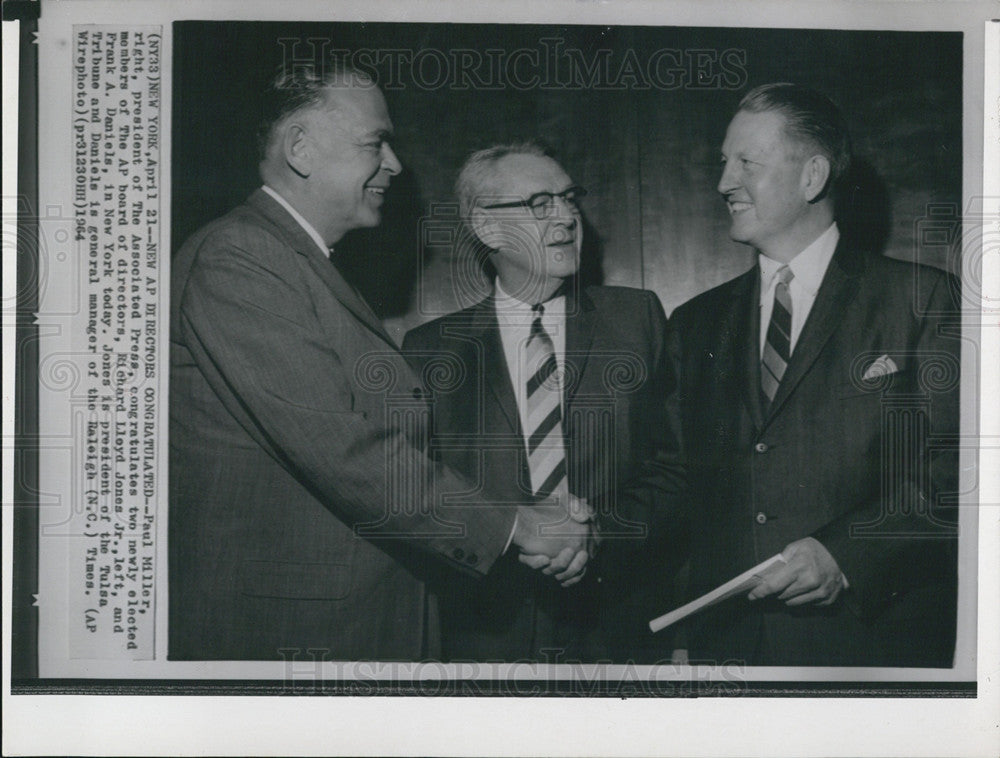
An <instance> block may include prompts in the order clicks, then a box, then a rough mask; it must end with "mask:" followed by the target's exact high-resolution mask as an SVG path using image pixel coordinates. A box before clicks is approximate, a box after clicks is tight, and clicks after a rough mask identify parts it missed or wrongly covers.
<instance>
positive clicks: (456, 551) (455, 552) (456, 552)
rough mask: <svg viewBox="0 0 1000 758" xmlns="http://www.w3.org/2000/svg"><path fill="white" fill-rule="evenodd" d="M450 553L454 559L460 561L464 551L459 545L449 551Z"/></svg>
mask: <svg viewBox="0 0 1000 758" xmlns="http://www.w3.org/2000/svg"><path fill="white" fill-rule="evenodd" d="M451 555H452V557H453V558H454V559H455V560H456V561H460V560H462V559H463V558H464V557H465V551H464V550H462V548H460V547H456V548H455V549H454V550H452V551H451Z"/></svg>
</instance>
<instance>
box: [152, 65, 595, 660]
mask: <svg viewBox="0 0 1000 758" xmlns="http://www.w3.org/2000/svg"><path fill="white" fill-rule="evenodd" d="M265 106H266V110H267V115H266V118H265V122H264V125H263V127H262V130H261V135H260V136H261V140H260V145H261V149H262V157H261V163H260V173H261V177H262V179H263V182H264V186H263V187H262V188H261V189H258V190H257V191H256V192H254V193H253V195H252V196H251V197H250V198H249V200H248V201H247V202H246V203H245V204H244V205H242V206H240V207H239V208H237V209H235V210H233V211H232V212H231V213H229V214H227V215H226V216H224V217H223V218H221V219H219V220H217V221H215V222H214V223H212V224H210V225H209V226H207V227H206V228H204V229H202V230H201V231H200V232H198V233H197V234H196V235H194V237H192V238H191V239H190V240H189V241H188V242H187V243H186V244H185V245H184V247H183V248H182V249H181V251H180V252H179V253H178V255H177V256H176V258H175V260H174V262H173V283H172V286H173V290H172V303H171V307H172V313H171V345H170V349H171V378H170V379H171V396H170V402H171V414H170V419H171V424H170V451H171V452H170V456H171V457H170V544H169V549H170V556H169V558H170V597H169V603H170V624H169V629H170V640H169V655H170V657H171V658H173V659H281V658H285V659H289V658H292V657H295V656H298V657H300V658H304V657H322V658H328V659H331V660H344V659H383V660H384V659H413V660H416V659H420V658H422V657H424V656H427V655H435V654H436V637H435V634H434V633H433V629H434V628H435V627H436V617H435V611H434V607H433V605H432V604H430V603H428V598H427V595H426V592H425V589H424V582H423V580H422V571H423V570H424V568H425V565H424V564H425V562H426V561H425V559H426V558H427V557H428V556H433V557H435V558H437V559H438V560H440V561H441V562H443V563H445V564H448V565H449V566H450V567H452V568H453V569H457V570H459V571H462V572H465V573H467V574H470V575H482V574H485V573H486V572H487V571H488V570H489V569H490V567H491V566H492V565H493V564H494V563H495V562H496V561H497V560H498V558H499V557H500V556H501V555H502V554H503V553H504V551H505V550H510V551H512V552H516V551H518V550H523V551H525V552H527V553H530V554H537V555H541V556H544V558H540V559H539V564H541V563H544V564H545V566H546V570H547V571H549V573H551V574H553V575H554V576H555V577H556V578H557V579H558V580H560V581H570V580H572V579H573V577H574V576H575V575H576V574H578V573H579V572H581V571H582V569H583V567H584V565H585V564H586V561H587V559H588V553H587V549H586V539H587V535H588V534H589V528H590V527H589V526H588V525H587V524H586V523H583V521H584V518H581V517H578V520H574V519H573V518H570V517H569V515H568V514H567V508H568V506H569V501H568V500H567V499H566V498H563V499H562V500H561V501H560V503H559V504H558V505H556V504H554V501H552V500H551V499H550V500H549V501H548V502H547V503H544V504H534V503H526V504H524V505H523V506H522V507H519V508H509V509H496V508H491V507H486V506H487V503H485V502H484V501H482V500H481V499H480V498H478V497H475V496H473V497H469V498H466V499H465V500H464V501H463V502H461V503H458V504H455V503H444V502H442V498H441V497H440V493H454V492H462V491H469V490H470V489H471V487H470V485H469V484H468V483H467V482H465V481H463V480H460V479H459V478H458V476H457V475H456V474H455V473H454V472H453V471H451V470H449V469H448V468H446V467H445V466H442V465H440V464H438V463H434V462H432V461H431V460H430V459H429V458H428V457H427V455H426V453H425V452H424V450H423V449H422V439H423V428H422V418H423V416H424V415H425V413H426V399H425V397H426V391H425V389H424V387H423V384H422V382H421V380H420V378H419V377H418V376H417V375H415V374H414V373H413V371H412V370H411V369H410V367H409V365H408V364H407V362H406V361H405V360H404V359H403V357H402V355H400V354H399V352H398V351H397V350H396V348H395V346H394V345H393V343H392V341H391V340H390V338H389V337H388V335H387V334H386V332H385V331H384V329H383V327H382V325H381V324H380V323H379V321H378V319H377V318H376V317H375V315H374V314H373V313H372V311H371V310H370V309H369V307H368V306H367V304H366V303H365V302H364V300H363V299H362V298H361V297H360V296H359V295H358V294H357V292H356V291H355V290H354V289H353V288H352V287H351V286H350V285H349V284H348V283H347V282H346V281H345V280H344V279H343V277H342V276H341V274H340V273H339V272H338V271H337V269H336V267H335V266H334V265H333V264H332V263H331V261H330V260H329V250H330V247H331V246H332V245H333V244H335V243H336V242H337V241H338V240H339V239H340V238H341V237H342V236H343V235H344V234H346V233H347V232H349V231H350V230H352V229H356V228H360V227H369V226H373V225H376V224H378V223H379V221H380V218H381V211H382V204H383V200H384V195H385V192H386V190H387V189H388V187H389V184H390V181H391V179H392V177H393V176H395V175H396V174H398V173H399V171H400V168H401V167H400V164H399V161H398V160H397V158H396V155H395V154H394V153H393V151H392V148H391V147H390V146H389V143H388V140H389V138H390V136H391V131H392V124H391V121H390V119H389V115H388V112H387V109H386V104H385V100H384V99H383V97H382V94H381V92H380V91H379V90H378V88H377V87H376V86H375V85H374V83H373V82H372V81H371V80H370V79H368V78H367V77H365V76H364V75H362V74H359V73H357V72H355V71H352V70H349V69H346V68H344V67H341V66H336V65H331V66H329V67H328V68H327V69H326V70H325V71H317V70H312V69H310V68H309V67H305V66H302V65H298V64H297V65H296V67H295V70H294V71H291V72H288V73H286V74H283V75H281V76H279V78H278V79H277V80H276V82H275V85H274V87H273V88H272V89H271V91H270V92H269V93H268V95H267V97H266V102H265ZM553 523H558V524H559V526H558V527H557V528H552V527H551V524H553ZM546 525H550V526H549V528H548V529H547V530H543V527H545V526H546ZM457 573H458V572H456V574H457ZM549 581H552V580H551V579H549Z"/></svg>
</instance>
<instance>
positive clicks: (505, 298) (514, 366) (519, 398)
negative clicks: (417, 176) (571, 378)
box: [494, 279, 566, 553]
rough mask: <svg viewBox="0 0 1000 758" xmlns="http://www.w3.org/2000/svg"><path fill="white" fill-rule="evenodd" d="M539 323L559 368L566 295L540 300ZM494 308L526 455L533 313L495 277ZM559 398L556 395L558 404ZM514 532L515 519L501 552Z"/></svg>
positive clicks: (563, 353) (562, 360)
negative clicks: (528, 354)
mask: <svg viewBox="0 0 1000 758" xmlns="http://www.w3.org/2000/svg"><path fill="white" fill-rule="evenodd" d="M544 306H545V310H544V312H543V313H542V326H543V327H544V328H545V331H546V332H547V333H548V335H549V338H550V339H551V340H552V346H553V348H554V350H555V354H556V366H557V367H558V368H559V369H560V371H561V370H562V368H563V366H564V363H565V360H566V298H565V296H563V295H560V296H559V297H554V298H552V299H551V300H549V301H547V302H545V303H544ZM494 307H495V308H496V314H497V325H498V326H499V328H500V343H501V344H502V345H503V354H504V358H505V360H506V362H507V371H508V373H509V376H510V383H511V386H512V387H513V388H514V399H515V401H516V403H517V416H518V418H519V419H520V421H521V439H522V440H523V441H524V454H525V455H527V454H528V436H529V435H530V434H531V431H530V430H529V429H528V398H527V393H528V379H530V376H529V375H528V372H529V367H528V366H527V365H525V364H526V361H525V353H526V349H525V348H526V346H527V344H528V338H529V337H530V336H531V322H532V321H534V319H535V312H534V311H533V310H531V305H530V304H528V303H525V302H523V301H521V300H518V299H517V298H515V297H511V296H510V295H508V294H507V293H506V292H504V289H503V287H501V286H500V280H499V279H497V280H496V282H495V286H494ZM561 402H562V399H561V398H560V403H561ZM515 531H517V518H515V519H514V525H513V526H512V527H511V530H510V536H509V537H508V538H507V546H506V547H505V548H504V552H505V553H506V552H507V550H509V549H510V543H511V541H512V540H513V539H514V532H515Z"/></svg>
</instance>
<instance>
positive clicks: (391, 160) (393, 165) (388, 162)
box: [382, 142, 403, 176]
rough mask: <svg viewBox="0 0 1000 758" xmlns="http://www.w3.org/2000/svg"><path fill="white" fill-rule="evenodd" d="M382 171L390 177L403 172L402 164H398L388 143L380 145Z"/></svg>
mask: <svg viewBox="0 0 1000 758" xmlns="http://www.w3.org/2000/svg"><path fill="white" fill-rule="evenodd" d="M382 170H383V171H385V172H386V173H387V174H389V175H390V176H395V175H396V174H398V173H399V172H400V171H402V170H403V164H401V163H400V162H399V158H397V157H396V153H395V152H393V149H392V148H391V147H390V146H389V143H388V142H384V143H382Z"/></svg>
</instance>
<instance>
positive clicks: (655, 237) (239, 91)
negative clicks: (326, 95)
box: [172, 22, 962, 337]
mask: <svg viewBox="0 0 1000 758" xmlns="http://www.w3.org/2000/svg"><path fill="white" fill-rule="evenodd" d="M282 39H283V40H285V41H284V42H281V41H280V40H282ZM310 39H312V40H326V41H322V42H315V41H314V42H309V41H308V40H310ZM175 40H176V55H175V69H174V75H175V80H174V115H173V118H174V128H173V134H174V141H173V203H172V209H173V220H172V229H173V247H174V249H176V248H177V247H178V246H179V245H180V243H181V242H182V241H183V239H184V238H186V237H187V236H188V235H189V234H190V233H191V232H193V231H194V230H195V229H196V228H197V227H198V226H200V225H201V224H203V223H205V222H206V221H208V220H210V219H212V218H214V217H215V216H218V215H220V214H221V213H223V212H225V211H226V210H227V209H228V208H230V207H232V206H233V205H235V204H237V203H239V202H240V201H241V200H242V199H243V198H244V197H245V196H246V195H247V194H249V192H250V191H252V189H253V188H254V187H255V186H256V185H257V183H258V180H257V177H256V157H255V153H254V145H253V135H254V130H255V127H256V121H257V115H256V114H257V107H258V105H257V103H258V99H257V97H258V95H257V93H259V92H260V90H261V88H262V86H263V84H264V82H265V81H266V80H267V78H268V77H269V76H270V74H271V72H272V71H274V70H275V68H276V66H277V65H278V64H279V63H281V62H282V60H285V61H287V60H288V56H289V54H290V53H289V51H291V54H292V55H293V56H295V57H299V58H309V57H310V56H311V55H312V53H313V52H314V51H316V50H319V49H322V47H323V46H324V45H325V46H327V49H333V48H342V49H349V50H354V51H358V50H367V51H369V53H370V54H369V57H368V58H367V59H366V60H374V59H377V58H378V57H379V56H381V58H382V59H383V62H385V61H389V65H382V66H381V67H379V75H380V76H381V77H382V82H383V84H384V85H385V86H384V89H385V92H386V95H387V99H388V102H389V108H390V111H391V114H392V117H393V120H394V122H395V126H396V139H395V144H394V147H395V148H396V150H397V153H398V154H399V156H400V158H401V160H402V161H403V163H404V164H405V167H406V171H405V172H404V174H402V175H401V176H399V177H397V179H396V181H395V182H394V185H393V190H392V192H391V195H390V196H389V200H388V202H387V203H386V207H385V214H384V221H383V225H382V227H380V228H379V229H376V230H369V231H362V232H357V233H354V234H352V235H349V237H348V238H346V239H345V240H344V243H343V244H342V245H341V246H339V247H338V251H337V255H338V258H339V259H340V262H341V264H342V265H343V267H344V268H345V269H346V270H347V271H349V272H350V275H351V276H352V277H353V278H354V279H355V281H356V283H357V284H358V286H359V287H361V288H362V289H363V290H364V291H365V292H366V293H367V294H368V295H369V297H370V298H371V299H372V301H373V302H374V304H375V305H376V307H377V308H378V309H379V310H380V311H381V312H382V313H383V314H384V315H385V316H387V318H388V319H389V323H390V325H391V328H392V329H393V331H394V332H395V333H396V334H397V335H399V336H400V337H401V335H402V333H403V332H404V331H405V329H406V328H407V327H409V326H412V325H414V324H415V323H418V322H420V321H422V320H426V319H427V318H430V317H431V316H434V315H438V314H439V313H441V312H447V311H450V310H454V309H456V308H457V307H459V306H461V305H464V304H468V301H469V300H470V299H473V298H475V297H476V296H477V294H478V293H479V292H480V290H479V289H477V287H475V286H472V285H473V284H474V281H473V280H472V279H470V277H469V276H468V267H467V266H466V267H464V268H463V267H461V266H456V265H455V261H454V259H455V256H454V254H453V251H452V250H451V249H450V245H449V244H448V243H444V244H435V241H437V242H438V243H440V240H441V239H442V238H440V237H434V235H429V234H428V230H429V229H432V228H434V229H437V228H438V227H441V228H446V227H447V226H448V224H449V223H452V222H453V219H454V217H453V215H449V214H453V212H454V209H453V208H449V205H448V204H449V203H450V202H451V201H452V200H453V197H452V184H453V182H454V178H455V174H456V172H457V170H458V168H459V166H460V165H461V163H462V161H463V160H464V158H465V157H466V156H467V155H468V154H469V153H470V152H471V151H473V150H476V149H479V148H482V147H485V146H488V145H490V144H493V143H495V142H501V141H510V140H516V139H523V138H527V137H535V138H538V139H541V140H542V141H544V142H546V143H547V144H549V145H550V146H552V147H553V148H554V149H555V150H556V153H557V155H558V157H559V158H560V160H561V162H562V163H563V165H564V166H565V167H566V169H567V170H568V171H569V173H570V174H571V175H572V176H573V177H574V178H575V179H576V180H577V181H578V182H579V183H581V184H583V185H584V186H586V187H587V189H588V190H589V193H590V194H589V196H588V198H587V199H586V201H585V214H586V219H587V223H588V230H589V232H590V237H589V240H588V245H587V254H588V262H589V266H590V267H591V268H592V269H594V270H596V271H598V272H603V280H604V281H605V282H606V283H609V284H624V285H629V286H635V287H645V288H648V289H652V290H653V291H655V292H656V293H657V294H658V295H659V296H660V298H661V300H662V301H663V303H664V305H665V307H666V308H667V310H668V312H669V311H670V310H672V309H673V308H674V307H676V306H677V305H678V304H680V303H682V302H684V301H685V300H687V299H688V298H690V297H692V296H693V295H695V294H697V293H699V292H701V291H703V290H705V289H707V288H709V287H711V286H713V285H715V284H718V283H720V282H722V281H725V280H726V279H729V278H731V277H733V276H735V275H737V274H739V273H741V272H742V271H744V270H745V269H746V268H747V267H748V266H749V265H750V264H751V261H752V257H751V255H750V252H749V251H748V250H747V249H746V248H744V247H743V246H740V245H736V244H734V243H732V242H731V241H730V240H729V239H728V235H727V228H728V221H727V218H726V214H725V211H724V208H723V205H722V203H721V201H720V200H719V198H718V195H717V194H716V192H715V186H716V183H717V181H718V177H719V168H720V167H719V145H720V143H721V141H722V138H723V136H724V133H725V128H726V125H727V123H728V120H729V118H730V116H731V115H732V111H733V108H734V107H735V105H736V103H737V102H738V101H739V99H740V97H741V96H742V94H743V93H744V92H746V90H747V89H749V88H750V87H752V86H754V85H756V84H761V83H765V82H769V81H795V82H799V83H802V84H807V85H810V86H814V87H816V88H818V89H821V90H823V91H824V92H826V93H827V94H828V95H830V96H831V97H832V98H833V99H834V100H835V101H836V102H838V103H839V104H840V105H841V107H842V108H843V110H844V112H845V114H846V117H847V120H848V123H849V125H850V128H851V130H852V135H853V138H854V144H855V148H856V149H855V152H856V154H857V156H858V158H859V159H860V160H859V167H860V173H859V182H858V187H859V189H858V192H857V194H856V195H855V196H854V197H853V198H852V204H851V209H850V210H849V215H850V218H847V219H845V223H848V224H853V225H854V226H856V227H857V229H858V230H859V232H858V234H859V236H864V237H865V238H866V239H869V240H870V241H871V244H872V246H873V247H877V248H880V249H881V250H882V251H883V252H884V253H886V254H888V255H892V256H894V257H900V258H904V259H912V258H914V257H919V258H920V259H921V260H923V261H925V262H928V263H932V264H934V265H939V266H946V265H949V261H948V259H947V251H946V249H945V248H941V247H937V248H935V249H934V250H924V249H920V247H919V244H918V243H919V240H920V235H919V234H918V233H917V232H918V226H919V223H920V220H921V219H922V218H924V217H925V215H926V214H927V208H928V204H932V203H936V204H954V205H955V206H956V207H957V206H958V205H959V203H960V198H961V168H962V113H961V81H962V78H961V70H962V69H961V64H962V37H961V35H960V34H957V33H902V32H878V31H872V32H867V31H866V32H858V31H821V30H752V29H696V28H652V27H574V26H568V27H567V26H560V27H555V26H545V27H542V26H526V25H522V26H514V25H510V26H502V25H451V24H435V25H431V24H338V23H331V24H271V23H239V24H236V23H233V24H226V23H214V22H213V23H205V22H185V23H181V24H178V25H177V26H176V27H175ZM292 40H298V41H299V42H298V46H297V47H293V46H292V43H291V41H292ZM459 50H468V51H474V52H473V53H470V55H474V54H475V53H476V52H478V53H479V54H480V55H481V56H482V57H483V60H484V61H489V60H490V57H489V56H490V55H492V56H493V59H492V60H493V61H495V62H499V63H500V64H501V65H500V68H496V67H494V68H493V69H487V68H486V67H485V63H484V65H483V66H480V67H479V68H478V69H477V70H476V72H475V73H474V74H473V73H470V75H469V76H466V77H464V78H463V77H462V76H461V75H460V72H459V71H458V68H457V67H456V66H457V64H455V61H457V60H458V56H459V55H460V53H458V52H457V51H459ZM388 51H394V52H391V53H390V52H388ZM428 51H431V52H428ZM488 51H494V52H492V53H489V52H488ZM518 51H525V52H518ZM554 51H555V52H554ZM567 51H570V52H567ZM517 56H520V59H519V61H518V65H514V64H512V63H511V61H512V60H513V59H514V58H516V57H517ZM533 56H534V58H533ZM546 56H549V57H548V58H547V57H546ZM535 58H537V63H535V62H534V61H535ZM547 60H548V61H549V63H548V64H547V63H546V61H547ZM408 61H410V62H412V63H409V62H408ZM443 61H447V65H445V66H444V70H442V65H441V64H442V62H443ZM551 61H555V62H556V63H555V65H556V66H557V68H556V69H553V68H552V64H551ZM654 63H656V64H658V68H656V69H655V71H653V73H652V74H650V71H651V70H652V69H651V68H650V67H651V66H653V65H654ZM581 64H582V65H581ZM421 66H422V68H420V67H421ZM448 66H452V68H451V69H450V70H449V69H448ZM588 66H594V67H593V68H590V69H588V68H587V67H588ZM504 67H506V70H504ZM602 67H604V68H602ZM476 76H478V77H479V81H478V85H480V86H469V85H470V84H472V83H477V82H476V78H475V77H476ZM590 76H594V77H595V80H594V81H591V82H590V83H589V86H583V85H586V84H587V83H586V81H585V80H587V79H588V77H590ZM574 77H575V79H576V81H573V79H574ZM518 80H520V82H519V81H518ZM581 80H583V81H581ZM484 81H485V83H486V85H487V86H485V87H484V86H481V85H482V84H483V82H484ZM396 85H398V86H396ZM522 85H524V86H522ZM644 85H645V86H644ZM449 219H452V221H449ZM950 265H951V266H952V267H953V268H954V262H953V261H952V262H950Z"/></svg>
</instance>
